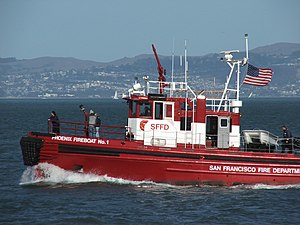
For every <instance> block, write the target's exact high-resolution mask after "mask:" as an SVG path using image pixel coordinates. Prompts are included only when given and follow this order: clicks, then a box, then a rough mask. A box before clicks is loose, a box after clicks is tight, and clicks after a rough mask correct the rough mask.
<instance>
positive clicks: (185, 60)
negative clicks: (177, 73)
mask: <svg viewBox="0 0 300 225" xmlns="http://www.w3.org/2000/svg"><path fill="white" fill-rule="evenodd" d="M187 73H188V61H187V50H186V40H185V41H184V82H185V83H186V82H187Z"/></svg>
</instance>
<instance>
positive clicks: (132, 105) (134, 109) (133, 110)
mask: <svg viewBox="0 0 300 225" xmlns="http://www.w3.org/2000/svg"><path fill="white" fill-rule="evenodd" d="M131 115H132V116H136V102H135V101H133V102H131Z"/></svg>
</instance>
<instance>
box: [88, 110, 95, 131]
mask: <svg viewBox="0 0 300 225" xmlns="http://www.w3.org/2000/svg"><path fill="white" fill-rule="evenodd" d="M95 125H96V114H95V112H94V111H93V110H90V115H89V133H90V135H91V137H95V134H96V132H95Z"/></svg>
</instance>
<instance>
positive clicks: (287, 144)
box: [282, 126, 293, 153]
mask: <svg viewBox="0 0 300 225" xmlns="http://www.w3.org/2000/svg"><path fill="white" fill-rule="evenodd" d="M282 136H283V138H284V140H283V144H282V153H284V152H285V149H286V148H287V149H288V150H289V153H291V152H292V147H293V146H292V139H293V136H292V133H291V131H290V130H289V129H288V128H287V127H286V126H282Z"/></svg>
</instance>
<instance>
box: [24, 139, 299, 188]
mask: <svg viewBox="0 0 300 225" xmlns="http://www.w3.org/2000/svg"><path fill="white" fill-rule="evenodd" d="M27 138H28V137H27ZM35 138H38V139H41V141H42V142H43V144H42V146H41V148H40V151H39V161H38V163H39V162H47V163H51V164H54V165H56V166H59V167H61V168H63V169H66V170H72V171H79V170H81V171H83V172H84V173H94V174H98V175H108V176H110V177H115V178H122V179H127V180H133V181H145V180H146V181H154V182H163V183H171V184H180V185H185V184H212V185H236V184H256V183H264V184H295V183H300V160H299V157H298V156H295V155H292V154H282V153H258V152H243V151H237V150H236V149H235V150H217V149H210V150H209V149H205V148H197V149H192V148H190V149H187V148H176V149H175V148H172V149H171V148H168V149H166V148H159V147H154V146H143V145H142V144H141V143H140V142H133V141H122V140H108V139H101V141H100V142H99V143H102V144H97V143H71V142H68V141H61V140H60V141H58V140H51V137H47V136H40V137H38V136H35V137H34V138H29V139H30V141H31V142H32V141H33V140H35ZM25 139H26V138H24V142H26V140H25ZM86 140H88V139H86ZM96 140H97V141H98V139H96ZM21 142H22V141H21ZM27 142H28V141H27ZM25 145H26V144H23V145H22V150H23V157H26V156H24V151H26V150H25V147H23V146H25ZM31 155H32V154H31ZM25 161H26V159H25V158H24V162H25ZM25 164H26V163H25Z"/></svg>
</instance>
